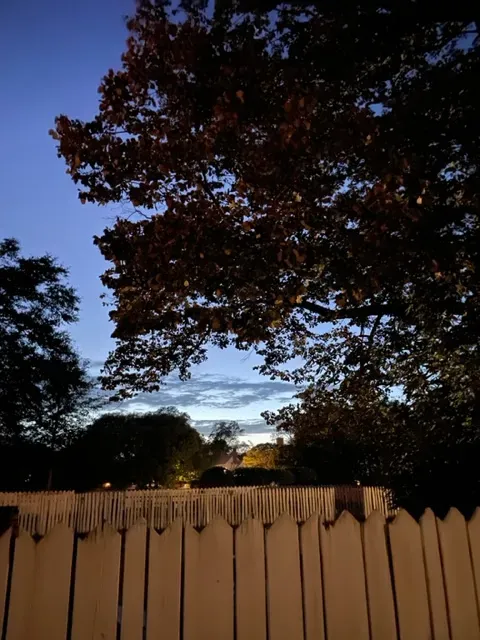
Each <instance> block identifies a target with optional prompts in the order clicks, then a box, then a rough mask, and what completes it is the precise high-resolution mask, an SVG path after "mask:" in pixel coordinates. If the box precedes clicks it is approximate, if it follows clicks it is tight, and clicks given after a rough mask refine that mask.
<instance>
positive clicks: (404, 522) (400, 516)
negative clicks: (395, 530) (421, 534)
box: [390, 509, 418, 527]
mask: <svg viewBox="0 0 480 640" xmlns="http://www.w3.org/2000/svg"><path fill="white" fill-rule="evenodd" d="M390 526H392V527H416V526H418V525H417V522H416V520H415V518H413V517H412V516H411V515H410V514H409V513H408V511H406V510H405V509H400V510H399V512H398V513H397V515H396V516H395V518H394V519H393V522H392V524H391V525H390Z"/></svg>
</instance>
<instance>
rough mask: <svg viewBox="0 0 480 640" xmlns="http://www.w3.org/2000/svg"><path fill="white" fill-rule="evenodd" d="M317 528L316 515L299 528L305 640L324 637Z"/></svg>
mask: <svg viewBox="0 0 480 640" xmlns="http://www.w3.org/2000/svg"><path fill="white" fill-rule="evenodd" d="M318 528H319V518H318V514H314V515H313V516H310V518H309V519H308V520H307V522H305V523H304V524H303V525H302V526H301V527H300V547H301V557H302V578H303V611H304V620H305V640H323V639H324V637H325V622H324V613H323V585H322V571H321V569H322V568H321V558H320V538H319V529H318Z"/></svg>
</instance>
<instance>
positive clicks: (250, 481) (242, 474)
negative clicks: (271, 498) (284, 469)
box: [233, 467, 272, 487]
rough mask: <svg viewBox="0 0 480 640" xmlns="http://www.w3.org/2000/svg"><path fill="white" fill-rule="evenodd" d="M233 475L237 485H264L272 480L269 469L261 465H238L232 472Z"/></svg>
mask: <svg viewBox="0 0 480 640" xmlns="http://www.w3.org/2000/svg"><path fill="white" fill-rule="evenodd" d="M233 477H234V481H235V486H237V487H255V486H264V485H268V484H270V483H271V482H272V472H271V469H264V468H263V467H240V468H239V469H236V470H235V471H234V472H233Z"/></svg>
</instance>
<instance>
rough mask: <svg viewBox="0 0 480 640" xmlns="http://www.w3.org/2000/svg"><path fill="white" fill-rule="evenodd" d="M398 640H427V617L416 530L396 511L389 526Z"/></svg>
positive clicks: (410, 522) (423, 568) (403, 513)
mask: <svg viewBox="0 0 480 640" xmlns="http://www.w3.org/2000/svg"><path fill="white" fill-rule="evenodd" d="M389 534H390V546H391V552H392V563H393V573H394V581H395V593H396V601H397V613H398V622H399V627H400V640H411V639H412V638H415V640H430V638H431V634H430V614H429V607H428V594H427V582H426V576H425V566H424V561H423V549H422V540H421V535H420V527H419V525H418V524H417V523H416V522H415V520H414V519H413V518H412V517H411V516H410V515H409V514H408V513H407V512H406V511H400V513H399V514H398V515H397V517H396V518H395V520H394V521H393V523H391V524H390V525H389Z"/></svg>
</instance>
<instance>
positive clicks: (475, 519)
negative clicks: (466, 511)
mask: <svg viewBox="0 0 480 640" xmlns="http://www.w3.org/2000/svg"><path fill="white" fill-rule="evenodd" d="M468 524H469V526H471V527H480V507H477V508H476V509H475V511H474V512H473V515H472V517H471V518H470V520H469V521H468Z"/></svg>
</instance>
